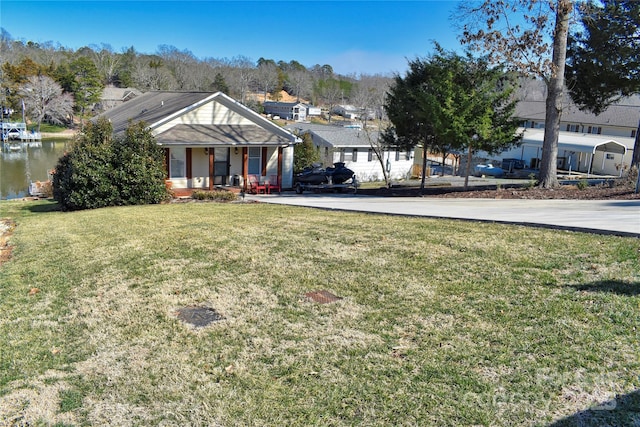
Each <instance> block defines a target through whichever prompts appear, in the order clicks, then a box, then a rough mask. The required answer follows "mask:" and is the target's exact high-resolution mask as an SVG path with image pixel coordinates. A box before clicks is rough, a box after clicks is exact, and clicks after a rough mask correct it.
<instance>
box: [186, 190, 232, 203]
mask: <svg viewBox="0 0 640 427" xmlns="http://www.w3.org/2000/svg"><path fill="white" fill-rule="evenodd" d="M191 197H192V198H194V199H196V200H216V201H220V202H233V201H235V200H238V196H237V194H236V193H233V192H231V191H225V190H214V191H205V190H196V191H194V192H193V194H192V195H191Z"/></svg>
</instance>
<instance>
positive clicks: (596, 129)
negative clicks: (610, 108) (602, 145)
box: [587, 126, 602, 135]
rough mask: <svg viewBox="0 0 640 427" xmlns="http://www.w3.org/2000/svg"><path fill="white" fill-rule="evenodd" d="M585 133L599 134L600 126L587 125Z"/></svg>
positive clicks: (600, 131)
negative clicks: (587, 128)
mask: <svg viewBox="0 0 640 427" xmlns="http://www.w3.org/2000/svg"><path fill="white" fill-rule="evenodd" d="M587 133H593V134H597V135H600V134H601V133H602V128H601V127H599V126H589V130H588V131H587Z"/></svg>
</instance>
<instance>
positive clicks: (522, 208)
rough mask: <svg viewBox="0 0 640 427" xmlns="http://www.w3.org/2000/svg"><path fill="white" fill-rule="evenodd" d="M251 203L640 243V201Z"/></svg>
mask: <svg viewBox="0 0 640 427" xmlns="http://www.w3.org/2000/svg"><path fill="white" fill-rule="evenodd" d="M247 198H248V199H249V198H251V199H254V200H259V201H261V202H264V203H277V204H286V205H294V206H307V207H312V208H321V209H333V210H345V211H356V212H371V213H384V214H393V215H410V216H424V217H431V218H455V219H464V220H475V221H489V222H499V223H506V224H522V225H529V226H536V227H547V228H559V229H566V230H574V231H584V232H591V233H601V234H614V235H619V236H629V237H640V200H607V201H604V200H504V199H498V200H496V199H438V198H428V197H379V196H363V195H357V194H327V193H318V194H315V193H304V194H300V195H298V194H294V193H288V192H285V193H282V194H281V195H277V194H271V195H259V196H247Z"/></svg>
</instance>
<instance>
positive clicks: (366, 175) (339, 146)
mask: <svg viewBox="0 0 640 427" xmlns="http://www.w3.org/2000/svg"><path fill="white" fill-rule="evenodd" d="M286 128H287V129H290V130H291V131H293V132H297V133H298V134H304V133H307V132H308V133H310V134H311V137H312V140H313V144H314V145H315V147H316V149H317V150H318V151H319V152H320V157H321V159H322V162H323V163H324V166H332V165H333V164H334V163H337V162H344V163H345V166H346V167H347V168H349V169H351V170H352V171H353V172H354V173H355V174H356V176H357V178H358V180H359V181H377V180H382V179H383V178H384V174H383V172H382V166H381V164H380V161H379V160H378V158H377V157H376V155H375V154H374V151H373V148H372V145H371V142H370V141H374V142H375V141H376V140H377V138H378V132H377V131H374V130H371V131H369V130H365V129H362V127H361V126H360V125H347V126H344V125H320V124H310V123H296V124H292V125H289V126H287V127H286ZM413 156H414V151H413V150H411V151H401V150H386V151H384V153H383V163H384V165H385V166H384V167H385V168H386V169H387V171H388V174H389V176H390V178H391V179H405V178H408V177H410V175H411V171H412V167H413Z"/></svg>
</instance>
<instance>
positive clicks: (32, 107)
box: [19, 75, 73, 131]
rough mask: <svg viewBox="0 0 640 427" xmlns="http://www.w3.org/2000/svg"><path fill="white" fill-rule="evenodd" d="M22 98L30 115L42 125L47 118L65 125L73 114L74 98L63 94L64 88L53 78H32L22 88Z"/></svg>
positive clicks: (41, 76)
mask: <svg viewBox="0 0 640 427" xmlns="http://www.w3.org/2000/svg"><path fill="white" fill-rule="evenodd" d="M19 94H20V96H22V99H23V101H24V104H25V109H26V111H27V112H28V114H29V115H30V116H31V117H32V118H33V119H34V120H35V121H36V122H37V123H38V131H40V124H41V123H42V121H43V120H44V119H45V118H47V119H49V120H51V121H52V122H54V123H60V124H61V123H64V122H65V121H66V120H67V119H69V117H70V116H71V114H72V113H73V96H72V95H71V94H70V93H62V87H60V85H59V84H58V83H56V82H55V81H54V80H53V79H52V78H51V77H47V76H43V75H40V76H31V77H29V78H28V81H27V83H25V84H24V85H22V86H21V87H20V91H19Z"/></svg>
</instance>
